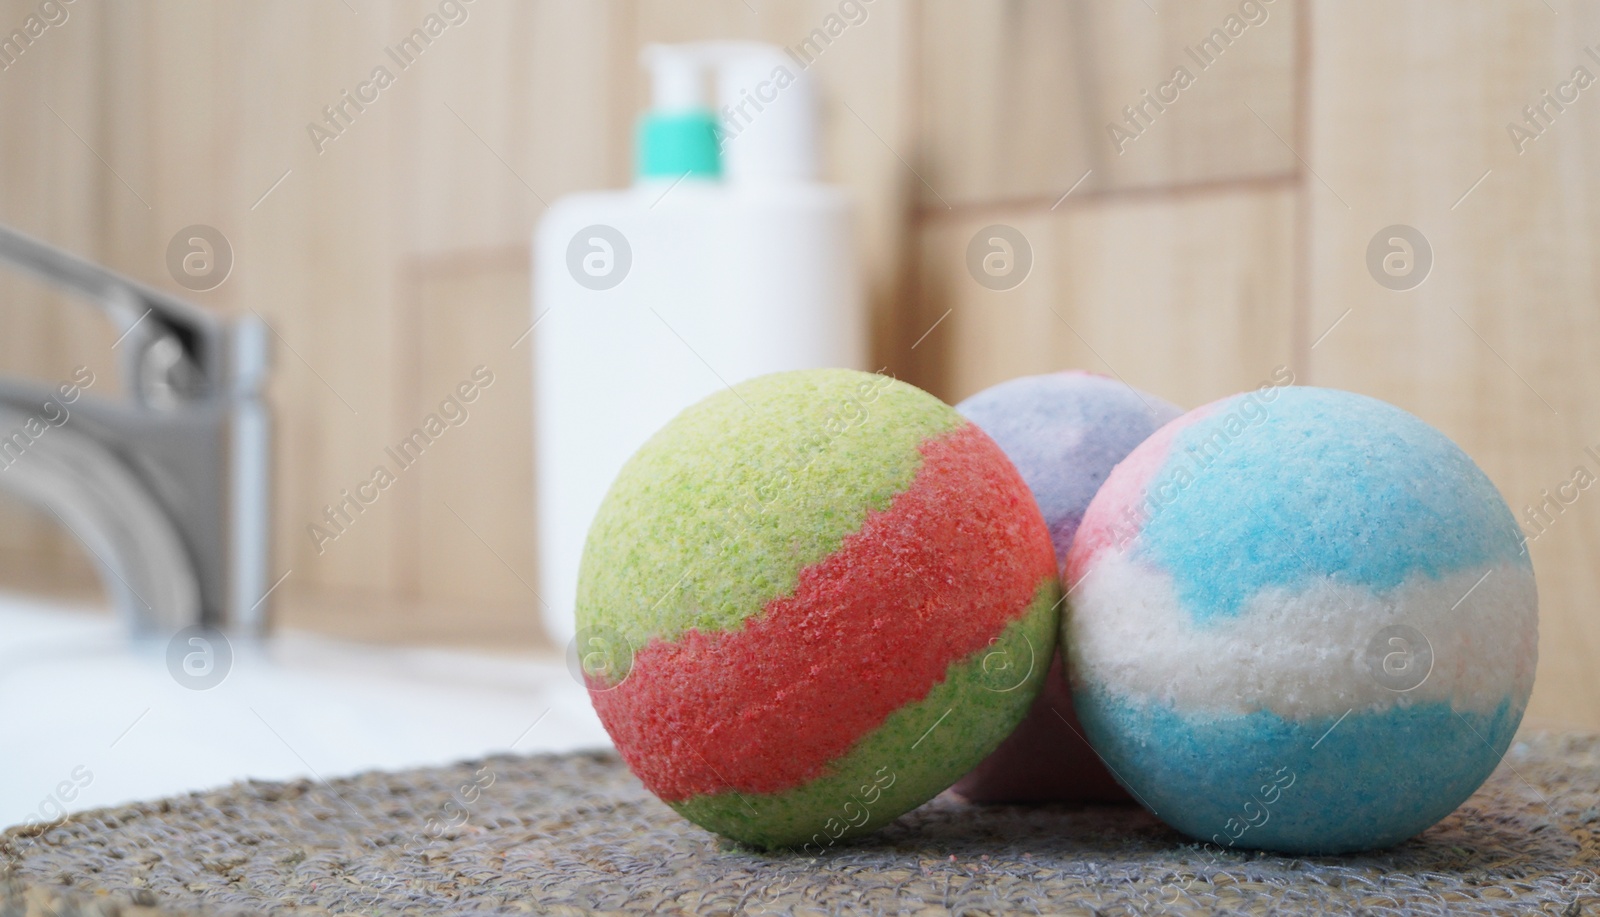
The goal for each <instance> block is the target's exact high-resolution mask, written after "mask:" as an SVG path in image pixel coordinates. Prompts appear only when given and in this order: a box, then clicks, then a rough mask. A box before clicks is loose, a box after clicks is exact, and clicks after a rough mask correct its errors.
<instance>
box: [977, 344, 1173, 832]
mask: <svg viewBox="0 0 1600 917" xmlns="http://www.w3.org/2000/svg"><path fill="white" fill-rule="evenodd" d="M956 410H958V411H960V412H961V413H962V415H964V416H965V417H966V418H967V419H968V420H971V421H972V422H973V423H975V424H977V425H978V427H979V428H980V429H982V430H983V432H985V433H987V434H989V436H990V437H992V438H993V439H994V441H995V442H996V443H998V444H999V446H1000V448H1001V449H1002V450H1004V451H1005V453H1006V455H1007V456H1008V457H1009V458H1010V459H1011V462H1012V464H1014V465H1016V466H1017V471H1019V472H1020V473H1021V474H1022V479H1023V480H1024V481H1026V482H1027V484H1028V489H1029V490H1031V491H1032V492H1033V496H1034V499H1035V500H1037V501H1038V503H1039V508H1040V510H1041V511H1042V512H1043V513H1044V521H1045V524H1046V525H1048V526H1049V527H1050V540H1051V542H1052V543H1053V544H1054V546H1055V551H1056V558H1057V559H1058V561H1065V560H1066V556H1067V548H1068V547H1070V546H1071V545H1072V536H1073V534H1074V533H1076V532H1077V530H1078V523H1079V521H1080V520H1082V519H1083V511H1084V510H1086V509H1088V508H1089V501H1090V500H1091V499H1092V498H1093V497H1094V495H1095V492H1096V491H1097V490H1099V489H1100V485H1101V484H1102V483H1103V482H1104V481H1105V479H1106V476H1107V475H1109V474H1110V473H1111V469H1112V468H1114V467H1115V466H1116V464H1117V463H1118V462H1120V461H1122V459H1123V458H1124V457H1126V456H1127V454H1128V453H1129V452H1132V451H1133V448H1134V447H1135V446H1137V445H1139V444H1140V443H1142V442H1144V440H1145V439H1146V438H1147V437H1148V436H1149V435H1150V434H1152V433H1154V432H1155V431H1156V429H1157V428H1158V427H1160V426H1162V425H1163V424H1165V423H1166V422H1167V421H1169V420H1172V419H1173V418H1175V417H1177V416H1178V415H1179V414H1181V413H1183V412H1182V411H1181V410H1179V408H1178V407H1177V406H1175V405H1172V404H1169V403H1167V402H1166V401H1163V400H1161V399H1160V398H1157V397H1156V396H1154V395H1150V394H1147V393H1145V392H1141V391H1138V390H1137V389H1134V388H1132V387H1130V386H1128V385H1126V384H1125V383H1123V382H1120V381H1118V380H1116V379H1110V378H1107V377H1105V376H1101V375H1097V374H1094V373H1086V372H1058V373H1049V374H1046V375H1040V376H1024V377H1022V378H1020V379H1012V380H1010V381H1008V382H1002V383H1000V384H999V385H995V386H992V387H990V388H987V389H984V390H983V391H981V392H979V393H978V394H976V395H973V396H972V397H971V398H968V399H967V400H965V401H963V402H961V403H960V404H958V405H956ZM955 791H956V792H957V793H959V794H960V795H962V796H964V797H965V798H967V799H968V800H970V801H972V802H992V803H1011V802H1073V803H1090V802H1126V801H1128V800H1129V797H1128V794H1127V793H1126V792H1125V791H1123V790H1122V788H1121V787H1119V786H1118V785H1117V783H1116V781H1115V780H1113V779H1112V777H1111V775H1110V774H1109V773H1107V772H1106V769H1105V765H1104V764H1102V763H1101V762H1100V759H1099V758H1098V757H1096V755H1095V753H1094V751H1093V750H1092V749H1090V747H1089V745H1088V744H1087V743H1086V742H1085V741H1084V739H1083V734H1082V729H1081V727H1080V726H1079V724H1078V720H1077V715H1076V714H1075V713H1074V712H1073V708H1072V695H1071V693H1070V692H1069V690H1068V688H1067V682H1066V680H1065V677H1064V673H1063V666H1062V662H1061V655H1060V652H1059V651H1058V652H1057V654H1056V657H1055V659H1054V660H1053V661H1052V663H1051V671H1050V672H1049V673H1048V675H1047V677H1046V680H1045V684H1044V688H1043V689H1042V690H1041V691H1040V692H1039V696H1038V697H1037V698H1036V699H1035V700H1034V702H1033V707H1032V709H1030V710H1029V711H1028V716H1027V717H1026V718H1025V719H1024V720H1023V721H1022V724H1021V725H1020V726H1018V727H1017V729H1016V731H1015V732H1013V733H1012V734H1011V735H1010V736H1009V737H1008V738H1007V739H1006V740H1005V742H1003V743H1001V745H1000V747H999V748H997V749H995V751H994V754H992V755H990V756H989V757H988V758H985V759H984V761H983V763H982V764H979V765H978V766H977V768H976V769H974V770H973V772H972V773H971V774H968V775H967V776H966V777H963V778H961V780H960V781H959V782H957V783H956V785H955Z"/></svg>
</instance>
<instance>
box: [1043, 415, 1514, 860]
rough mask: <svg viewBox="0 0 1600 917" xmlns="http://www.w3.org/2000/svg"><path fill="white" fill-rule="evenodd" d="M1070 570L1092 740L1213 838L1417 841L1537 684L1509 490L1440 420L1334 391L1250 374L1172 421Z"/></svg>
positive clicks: (1312, 848) (1074, 652)
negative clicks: (1242, 384) (1237, 386)
mask: <svg viewBox="0 0 1600 917" xmlns="http://www.w3.org/2000/svg"><path fill="white" fill-rule="evenodd" d="M1065 576H1066V582H1067V584H1068V585H1069V586H1070V587H1071V589H1072V592H1071V595H1070V596H1069V598H1068V604H1069V610H1068V613H1067V616H1066V619H1065V622H1064V624H1063V628H1064V635H1065V638H1066V645H1067V646H1068V648H1069V649H1068V660H1069V664H1070V669H1071V671H1072V673H1073V685H1072V687H1073V697H1074V700H1075V702H1076V704H1077V708H1078V715H1079V717H1080V719H1081V720H1082V722H1083V726H1084V729H1085V731H1086V734H1087V736H1088V738H1089V741H1090V743H1091V744H1093V745H1094V747H1095V749H1096V750H1097V751H1099V752H1100V754H1101V755H1102V756H1103V757H1104V758H1105V760H1106V762H1107V764H1108V765H1109V766H1110V768H1111V769H1112V771H1113V772H1114V773H1115V774H1116V775H1117V777H1118V779H1119V780H1120V781H1122V783H1123V784H1124V785H1125V786H1127V787H1128V789H1129V790H1130V791H1131V792H1132V793H1133V794H1134V795H1135V796H1136V797H1137V798H1138V799H1139V800H1140V801H1141V802H1142V803H1144V804H1145V805H1146V806H1147V807H1149V808H1150V809H1151V810H1152V811H1153V812H1154V813H1155V814H1156V815H1158V816H1159V817H1160V818H1162V819H1163V820H1165V821H1166V822H1167V823H1168V824H1170V825H1172V826H1173V827H1175V828H1177V829H1178V830H1180V831H1183V832H1184V833H1186V834H1189V835H1191V836H1193V837H1196V838H1199V839H1201V840H1205V841H1209V842H1211V843H1215V844H1218V845H1221V846H1229V847H1250V848H1259V849H1264V850H1273V851H1279V852H1283V853H1336V852H1342V851H1350V850H1359V849H1363V848H1372V847H1383V846H1387V845H1390V844H1394V843H1398V842H1399V841H1402V840H1405V839H1406V838H1408V837H1411V836H1412V835H1414V834H1417V833H1418V832H1420V831H1422V830H1424V829H1426V828H1427V827H1428V826H1430V825H1432V824H1434V823H1435V822H1437V821H1438V820H1439V819H1441V818H1443V817H1444V816H1445V815H1447V814H1449V813H1450V812H1451V811H1452V810H1454V809H1455V807H1456V806H1457V805H1459V804H1460V803H1461V802H1462V801H1463V800H1465V799H1466V798H1467V797H1468V796H1470V795H1471V794H1472V792H1473V791H1474V790H1475V789H1477V787H1478V786H1479V785H1480V784H1481V783H1482V782H1483V781H1484V779H1485V778H1487V777H1488V776H1489V774H1490V772H1491V771H1493V770H1494V768H1495V766H1496V765H1497V764H1498V763H1499V761H1500V757H1501V755H1503V754H1504V753H1505V750H1506V748H1507V746H1508V745H1509V744H1510V742H1511V738H1512V734H1513V733H1514V732H1515V731H1516V728H1517V724H1518V723H1519V722H1520V721H1521V719H1522V713H1523V710H1524V708H1525V707H1526V706H1527V703H1528V695H1529V693H1530V692H1531V691H1532V689H1533V676H1534V667H1535V664H1536V662H1537V655H1538V646H1537V644H1538V596H1537V592H1536V589H1535V587H1534V578H1533V567H1532V564H1531V563H1530V561H1529V558H1528V555H1527V553H1526V552H1525V551H1524V550H1523V544H1522V537H1521V535H1520V533H1519V531H1518V529H1517V525H1516V522H1515V521H1514V520H1513V518H1512V515H1511V511H1510V510H1509V509H1508V508H1507V507H1506V504H1505V501H1504V500H1502V499H1501V497H1500V494H1499V493H1498V492H1497V491H1496V490H1495V488H1494V485H1493V484H1492V483H1490V481H1489V479H1488V478H1487V477H1486V476H1485V475H1484V474H1483V472H1482V471H1480V470H1479V469H1478V467H1477V466H1476V465H1474V464H1473V462H1472V460H1471V459H1470V458H1468V457H1467V455H1466V454H1465V453H1464V452H1462V451H1461V450H1460V449H1459V448H1458V447H1457V446H1456V445H1455V444H1454V443H1452V442H1451V441H1450V440H1449V439H1448V438H1446V437H1445V436H1444V435H1443V434H1442V433H1440V432H1439V431H1437V430H1435V429H1433V428H1432V427H1430V426H1428V425H1427V424H1425V423H1423V422H1422V421H1420V420H1418V419H1417V418H1415V417H1413V416H1412V415H1410V414H1408V413H1406V412H1405V411H1402V410H1400V409H1399V408H1396V407H1394V406H1392V405H1388V404H1385V403H1383V402H1381V401H1376V400H1374V399H1371V398H1367V397H1363V396H1361V395H1355V394H1351V393H1349V392H1340V391H1333V390H1329V389H1318V388H1279V387H1274V386H1270V385H1264V386H1263V387H1262V388H1261V389H1260V390H1257V391H1254V392H1249V393H1246V394H1244V395H1236V396H1233V397H1231V398H1226V399H1224V400H1222V401H1218V402H1215V403H1213V404H1210V405H1207V406H1205V407H1202V408H1199V409H1197V410H1195V411H1191V412H1190V413H1188V414H1185V415H1184V416H1183V417H1181V418H1179V419H1178V420H1176V421H1173V422H1172V423H1170V424H1168V425H1167V426H1165V427H1163V428H1162V429H1161V430H1160V431H1158V432H1157V433H1156V434H1155V435H1154V436H1152V437H1150V439H1148V440H1146V441H1145V442H1144V443H1143V444H1142V445H1140V446H1139V447H1138V448H1137V449H1135V450H1134V451H1133V453H1132V454H1130V455H1129V456H1128V458H1127V460H1125V461H1124V462H1123V463H1122V464H1121V465H1119V466H1118V467H1117V469H1116V471H1114V472H1113V473H1112V474H1111V476H1110V477H1109V478H1108V479H1107V481H1106V483H1105V485H1104V486H1103V487H1102V488H1101V489H1100V492H1099V493H1098V494H1096V496H1095V499H1094V501H1093V502H1092V503H1091V504H1090V506H1089V510H1088V512H1087V513H1086V514H1085V516H1084V520H1083V524H1082V525H1081V526H1080V527H1079V529H1078V534H1077V537H1076V538H1075V539H1074V542H1073V546H1072V549H1071V551H1070V552H1069V554H1068V558H1067V565H1066V570H1065Z"/></svg>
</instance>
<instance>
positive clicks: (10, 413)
mask: <svg viewBox="0 0 1600 917" xmlns="http://www.w3.org/2000/svg"><path fill="white" fill-rule="evenodd" d="M0 262H5V263H7V264H9V265H11V266H13V267H16V268H20V269H22V270H24V271H26V272H28V273H31V274H33V275H35V276H36V277H39V278H41V279H43V280H45V281H47V282H49V283H51V284H54V285H56V286H58V287H61V288H63V289H65V290H67V291H68V292H71V293H75V294H77V295H78V296H81V297H83V298H85V299H88V300H89V301H91V302H92V303H94V304H95V305H97V306H99V307H100V309H101V310H102V311H103V312H104V313H105V314H106V315H107V316H108V317H109V318H110V319H111V321H112V322H114V323H115V324H116V325H117V327H118V330H119V332H120V333H121V334H122V337H121V338H120V339H119V341H118V343H117V344H116V345H115V346H116V347H117V351H118V354H119V361H118V362H119V370H120V373H119V374H120V376H121V378H122V381H123V387H124V390H125V392H126V397H125V398H122V399H113V398H106V397H100V396H95V395H89V394H82V395H78V394H77V392H75V391H74V392H73V394H74V395H75V396H76V397H75V400H73V401H72V402H71V404H70V405H67V406H63V405H62V401H63V400H64V399H63V397H62V393H61V392H60V391H58V389H57V388H56V387H54V386H50V385H44V384H40V383H36V382H31V381H25V380H21V379H12V378H4V377H0V489H3V490H6V491H9V492H11V493H14V494H16V495H17V496H19V497H21V498H22V499H23V500H25V501H27V502H29V503H32V504H34V505H36V506H39V507H41V508H43V509H45V510H47V511H49V512H51V513H53V514H54V515H55V516H56V518H57V519H59V520H60V522H61V523H62V524H63V525H64V526H65V527H66V528H67V529H68V530H69V531H70V532H71V533H72V534H73V535H74V536H76V537H77V539H78V540H79V541H80V542H82V544H83V545H84V547H85V548H86V549H87V550H88V551H89V553H90V554H91V555H92V556H93V558H94V560H95V563H96V565H97V566H98V568H99V570H100V575H101V579H102V580H103V581H104V583H105V587H106V592H107V594H108V595H110V596H112V598H113V602H114V603H115V604H116V606H117V607H118V610H119V612H120V613H121V614H122V615H123V617H124V618H125V619H126V620H127V622H128V623H129V625H130V626H131V628H132V629H133V631H134V632H135V633H141V634H170V633H174V632H176V631H178V630H180V629H182V628H184V627H187V626H190V625H203V626H209V627H216V628H223V629H227V630H230V631H233V632H236V633H238V632H244V633H260V632H262V631H263V630H264V629H265V626H266V622H267V619H268V615H267V610H268V602H267V593H268V591H269V589H270V586H269V583H268V579H267V575H268V568H267V563H268V556H269V550H270V543H271V537H270V536H271V523H270V511H269V507H268V491H269V488H268V484H269V479H270V436H271V432H270V431H271V428H270V423H269V418H268V413H267V410H266V407H265V404H264V403H263V401H262V388H263V385H264V383H265V380H266V374H267V340H266V330H265V328H264V326H263V323H262V322H261V321H259V320H258V319H256V318H254V317H247V318H245V319H242V320H239V321H232V322H230V321H227V320H224V319H222V318H219V317H217V316H214V315H211V314H209V313H207V312H204V311H202V310H201V309H199V308H198V307H196V306H193V305H191V304H189V303H186V302H184V301H182V300H180V299H177V298H176V297H173V296H170V295H168V294H166V293H163V292H161V291H160V290H156V289H154V288H152V287H148V286H145V285H143V284H141V283H138V282H137V281H134V280H132V279H129V278H127V277H123V276H121V275H119V274H117V273H115V272H113V271H110V270H107V269H106V268H104V267H102V266H100V265H98V264H95V263H93V262H90V261H86V260H84V259H82V258H79V257H77V256H75V255H72V254H70V253H68V252H65V251H62V250H61V249H59V248H56V247H54V246H52V245H49V244H48V243H45V242H41V241H40V240H38V239H35V238H32V237H31V236H27V235H24V234H23V233H20V232H17V231H16V230H14V229H11V228H10V227H7V226H4V225H0ZM52 405H53V406H54V407H53V408H52V407H51V406H52ZM41 413H43V416H44V419H45V420H46V421H47V423H41V422H40V418H41Z"/></svg>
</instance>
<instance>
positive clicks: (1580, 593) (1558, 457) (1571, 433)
mask: <svg viewBox="0 0 1600 917" xmlns="http://www.w3.org/2000/svg"><path fill="white" fill-rule="evenodd" d="M1314 16H1315V18H1314V21H1313V24H1312V33H1313V35H1314V36H1315V37H1316V53H1315V56H1314V68H1313V70H1312V73H1311V75H1310V76H1311V84H1312V92H1311V98H1312V103H1311V107H1310V112H1309V119H1310V129H1311V130H1310V132H1311V136H1312V138H1313V140H1314V144H1313V146H1312V147H1311V150H1310V151H1309V154H1308V159H1309V160H1310V163H1311V166H1312V167H1313V168H1314V169H1315V170H1316V172H1317V174H1318V175H1319V176H1321V179H1322V180H1324V181H1325V182H1326V185H1327V187H1323V186H1322V185H1321V184H1320V183H1316V184H1312V185H1310V186H1309V187H1310V195H1309V200H1310V202H1311V203H1310V213H1311V217H1312V223H1311V233H1312V235H1311V239H1310V252H1311V264H1310V267H1311V271H1312V273H1311V284H1310V289H1311V305H1312V322H1311V324H1312V327H1313V328H1314V329H1325V328H1328V327H1330V326H1332V325H1333V324H1334V323H1335V322H1338V325H1337V327H1335V328H1334V329H1333V330H1332V331H1331V332H1329V333H1328V335H1327V337H1326V339H1325V340H1324V341H1323V342H1322V343H1321V344H1320V345H1319V346H1318V347H1317V348H1316V349H1315V350H1314V351H1312V364H1311V365H1312V370H1313V376H1314V378H1315V379H1316V381H1318V382H1319V383H1321V384H1327V385H1334V386H1338V387H1341V388H1349V389H1354V390H1357V391H1361V392H1365V393H1368V394H1371V395H1375V396H1377V397H1380V398H1384V399H1386V400H1389V401H1392V402H1394V403H1396V404H1399V405H1400V406H1402V407H1405V408H1407V409H1408V410H1410V411H1412V412H1414V413H1416V414H1418V415H1419V416H1421V417H1422V418H1423V419H1424V420H1427V421H1429V422H1430V423H1433V424H1435V425H1437V426H1438V427H1440V428H1441V429H1443V430H1444V431H1445V432H1446V433H1448V434H1449V435H1450V436H1452V437H1453V438H1455V439H1456V441H1457V442H1459V443H1460V444H1461V445H1462V447H1463V448H1465V449H1466V450H1467V452H1468V453H1470V454H1471V455H1472V456H1473V457H1474V458H1475V459H1476V460H1477V461H1478V463H1479V464H1480V465H1482V466H1483V468H1484V470H1485V471H1486V472H1488V474H1489V476H1490V477H1491V478H1493V479H1494V481H1495V483H1496V484H1497V485H1498V486H1499V488H1500V490H1501V492H1502V493H1503V494H1504V495H1505V497H1506V500H1507V501H1508V502H1509V503H1510V504H1511V505H1512V507H1513V508H1514V511H1515V512H1516V513H1517V514H1518V515H1519V517H1520V516H1522V515H1523V508H1524V507H1525V506H1526V505H1527V504H1529V503H1540V502H1542V501H1543V496H1542V492H1543V491H1545V490H1549V491H1551V492H1554V491H1555V490H1556V489H1557V488H1558V486H1559V485H1561V484H1563V483H1565V482H1567V481H1568V480H1570V479H1571V478H1572V477H1573V473H1574V469H1575V468H1577V467H1579V466H1583V467H1586V468H1587V469H1588V470H1589V471H1590V473H1600V462H1597V460H1596V459H1595V458H1594V457H1593V456H1591V455H1589V454H1588V453H1587V452H1586V447H1588V446H1591V445H1594V444H1596V443H1597V442H1600V406H1597V405H1596V403H1595V401H1594V399H1593V398H1592V397H1591V393H1592V392H1593V391H1595V390H1596V388H1597V387H1600V308H1597V293H1600V275H1597V273H1596V270H1595V267H1594V265H1595V264H1596V263H1597V259H1600V212H1597V211H1596V209H1595V207H1594V201H1595V199H1596V194H1597V192H1600V179H1597V173H1596V169H1595V163H1594V156H1595V150H1596V149H1597V148H1600V146H1597V143H1600V121H1597V120H1596V119H1595V118H1594V117H1593V112H1590V111H1586V109H1588V108H1589V107H1590V106H1600V102H1597V101H1596V100H1595V99H1592V98H1590V96H1591V95H1593V94H1595V93H1596V90H1594V89H1590V90H1588V91H1587V92H1585V93H1583V94H1582V95H1580V96H1579V97H1578V99H1577V100H1576V101H1575V102H1572V103H1571V104H1569V105H1567V106H1565V108H1566V110H1565V111H1560V112H1557V111H1556V110H1555V109H1554V108H1550V109H1549V112H1550V115H1551V116H1552V119H1553V120H1551V122H1550V123H1549V124H1548V126H1547V128H1546V130H1545V132H1544V133H1543V135H1542V136H1539V137H1537V139H1532V140H1528V141H1526V142H1525V143H1524V144H1522V146H1523V148H1524V150H1523V151H1522V152H1519V150H1518V144H1517V143H1516V142H1515V141H1514V140H1513V139H1512V137H1511V135H1510V133H1509V131H1508V125H1511V124H1517V125H1521V124H1523V113H1522V109H1523V107H1524V106H1528V105H1532V104H1537V103H1538V101H1539V97H1540V95H1541V94H1542V93H1544V92H1545V91H1547V90H1550V91H1555V90H1556V88H1557V85H1558V84H1559V83H1560V82H1562V81H1565V80H1568V79H1570V78H1571V76H1572V73H1573V70H1574V68H1575V67H1579V66H1582V67H1585V68H1587V70H1588V71H1589V73H1590V74H1595V75H1600V63H1597V61H1595V60H1594V59H1593V58H1591V57H1590V56H1589V55H1587V54H1586V53H1585V52H1584V51H1583V48H1584V46H1585V45H1586V44H1592V43H1593V41H1594V38H1595V36H1596V35H1600V10H1597V9H1596V8H1594V7H1593V6H1591V5H1585V4H1576V3H1574V4H1561V3H1556V4H1552V5H1551V6H1549V7H1547V6H1545V5H1542V4H1498V5H1497V4H1481V5H1475V6H1474V7H1473V8H1472V15H1460V10H1459V8H1458V7H1456V6H1454V5H1451V4H1445V3H1412V4H1406V5H1403V6H1400V7H1396V6H1395V5H1393V4H1377V3H1371V4H1340V5H1339V6H1338V7H1333V6H1332V5H1321V4H1319V5H1317V6H1315V7H1314ZM1356 138H1366V139H1367V141H1368V142H1356ZM1330 189H1331V190H1330ZM1392 224H1406V225H1409V226H1413V227H1415V228H1416V229H1417V230H1419V231H1420V232H1421V233H1422V235H1423V236H1424V237H1425V238H1426V240H1427V242H1428V244H1429V247H1430V248H1431V250H1432V255H1433V264H1432V269H1431V272H1430V273H1429V274H1428V275H1427V276H1426V279H1425V280H1423V281H1422V282H1421V284H1420V285H1418V286H1415V287H1414V288H1412V289H1409V290H1403V291H1396V290H1391V289H1388V288H1386V287H1384V286H1380V285H1379V283H1378V282H1377V281H1376V280H1375V279H1374V275H1373V274H1372V273H1371V272H1370V271H1369V269H1368V265H1367V259H1366V252H1367V247H1368V244H1369V242H1370V240H1371V239H1372V238H1373V237H1374V235H1375V234H1377V233H1378V231H1379V230H1380V229H1383V228H1384V227H1387V226H1390V225H1392ZM1318 333H1320V331H1318ZM1591 500H1593V501H1594V504H1592V505H1591V504H1590V502H1589V501H1591ZM1525 531H1528V532H1529V533H1530V534H1536V533H1537V532H1538V529H1537V528H1536V527H1532V526H1525ZM1531 549H1532V554H1533V559H1534V566H1535V569H1536V571H1537V573H1538V577H1539V585H1540V596H1541V602H1540V605H1541V644H1540V649H1541V654H1542V659H1541V664H1540V676H1539V683H1538V687H1537V689H1536V691H1535V694H1534V701H1533V705H1532V707H1531V709H1530V716H1531V717H1533V718H1535V719H1539V720H1548V721H1566V722H1576V723H1585V724H1589V725H1594V724H1596V723H1600V675H1597V670H1596V667H1595V664H1594V663H1595V660H1596V659H1597V658H1600V616H1597V615H1596V614H1595V612H1594V596H1595V595H1596V593H1597V591H1600V574H1597V572H1596V566H1595V564H1594V557H1595V555H1596V552H1597V551H1600V500H1596V499H1595V497H1594V496H1592V495H1591V494H1590V493H1588V492H1586V493H1584V494H1583V496H1582V497H1581V498H1580V499H1579V500H1578V501H1577V502H1576V503H1575V504H1574V505H1573V506H1571V507H1569V508H1566V509H1565V510H1564V512H1562V513H1561V514H1560V515H1559V516H1558V517H1557V520H1556V522H1555V524H1554V525H1553V526H1551V527H1550V529H1549V531H1548V532H1547V533H1545V534H1543V535H1541V536H1540V537H1538V538H1537V539H1536V540H1535V541H1533V542H1532V544H1531Z"/></svg>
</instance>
